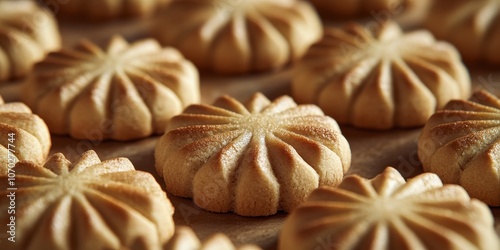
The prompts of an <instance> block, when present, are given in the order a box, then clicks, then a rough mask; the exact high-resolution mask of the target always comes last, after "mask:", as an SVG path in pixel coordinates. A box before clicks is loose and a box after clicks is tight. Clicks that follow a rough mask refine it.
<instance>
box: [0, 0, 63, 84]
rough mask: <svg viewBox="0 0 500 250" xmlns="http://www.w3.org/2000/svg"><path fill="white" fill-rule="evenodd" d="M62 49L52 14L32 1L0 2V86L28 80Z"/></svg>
mask: <svg viewBox="0 0 500 250" xmlns="http://www.w3.org/2000/svg"><path fill="white" fill-rule="evenodd" d="M60 47H61V37H60V34H59V29H58V27H57V22H56V20H55V19H54V17H53V16H52V14H51V13H50V12H49V11H47V10H45V9H42V8H40V7H38V6H37V5H36V3H34V2H31V1H0V82H2V81H7V80H12V79H14V78H19V77H23V76H26V75H27V74H28V73H29V72H30V70H31V69H32V67H33V65H34V64H35V63H36V62H38V61H40V60H42V59H43V57H44V56H45V55H46V54H47V53H48V52H50V51H54V50H57V49H59V48H60Z"/></svg>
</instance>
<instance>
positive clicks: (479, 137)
mask: <svg viewBox="0 0 500 250" xmlns="http://www.w3.org/2000/svg"><path fill="white" fill-rule="evenodd" d="M499 136H500V99H498V97H496V96H494V95H493V94H491V93H489V92H487V91H485V90H480V91H478V92H476V93H474V95H473V96H472V97H471V98H470V99H469V100H453V101H450V102H449V103H448V104H447V105H446V106H445V107H444V108H443V109H442V110H439V111H437V112H436V113H435V114H434V115H432V117H431V118H430V119H429V121H428V122H427V124H426V125H425V127H424V129H423V131H422V134H421V136H420V138H419V141H418V156H419V158H420V160H421V161H422V165H423V168H424V170H425V171H429V172H433V173H436V174H437V175H439V177H440V178H441V179H442V180H443V182H445V183H453V184H459V185H461V186H463V187H464V188H465V190H467V192H468V193H469V194H470V196H471V197H474V198H477V199H480V200H482V201H484V202H485V203H486V204H488V205H491V206H500V175H499V174H498V164H499V162H500V153H499V149H500V143H499V141H498V138H499Z"/></svg>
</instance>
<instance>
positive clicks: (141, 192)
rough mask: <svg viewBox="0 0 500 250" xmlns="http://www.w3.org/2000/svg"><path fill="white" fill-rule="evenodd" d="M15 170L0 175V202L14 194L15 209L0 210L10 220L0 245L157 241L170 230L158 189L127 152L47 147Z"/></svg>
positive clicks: (141, 245)
mask: <svg viewBox="0 0 500 250" xmlns="http://www.w3.org/2000/svg"><path fill="white" fill-rule="evenodd" d="M15 170H16V176H15V178H14V180H11V179H9V178H8V177H7V176H5V175H0V187H1V188H2V189H1V191H0V194H1V195H2V197H3V198H2V199H1V200H0V205H1V207H2V208H6V207H9V204H10V206H12V202H10V201H11V200H12V199H11V198H6V197H11V196H13V197H14V201H15V202H14V208H13V209H14V210H15V214H14V213H12V214H8V213H7V210H5V211H4V213H1V214H0V221H1V223H2V224H3V225H7V224H9V223H11V222H12V221H14V223H15V238H14V239H15V243H13V242H11V241H9V240H6V239H2V241H1V242H0V248H1V249H53V250H57V249H160V247H161V245H163V244H164V243H165V242H166V241H167V240H168V239H169V238H170V237H171V236H172V234H173V233H174V222H173V219H172V214H173V207H172V205H171V204H170V201H169V200H168V198H167V196H166V194H165V192H164V191H163V190H162V189H161V187H160V185H158V183H157V182H156V180H155V178H154V177H153V176H152V175H151V174H149V173H146V172H141V171H136V170H135V169H134V166H133V165H132V163H131V162H130V161H129V160H128V159H125V158H117V159H112V160H107V161H103V162H101V161H100V160H99V158H98V157H97V155H96V153H95V152H94V151H88V152H86V153H84V154H83V155H82V157H81V158H80V159H79V160H78V161H77V162H75V163H71V162H69V161H68V160H66V158H64V156H63V155H62V154H55V155H53V156H52V157H51V158H49V160H48V161H47V162H46V163H45V165H44V166H41V165H35V164H33V163H29V162H20V163H18V164H17V165H16V167H15ZM9 188H15V189H10V190H9ZM11 216H15V218H14V219H12V217H11ZM9 237H10V235H9Z"/></svg>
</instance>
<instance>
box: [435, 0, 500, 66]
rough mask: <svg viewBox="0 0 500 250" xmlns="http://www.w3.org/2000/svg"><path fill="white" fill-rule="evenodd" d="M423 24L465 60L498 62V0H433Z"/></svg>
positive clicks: (499, 31) (499, 48) (499, 16)
mask: <svg viewBox="0 0 500 250" xmlns="http://www.w3.org/2000/svg"><path fill="white" fill-rule="evenodd" d="M426 27H427V29H429V30H430V31H431V32H433V33H434V35H435V36H436V37H438V38H439V39H444V40H446V41H449V42H450V43H452V44H453V45H455V46H456V47H457V49H458V50H459V51H460V53H461V54H462V57H463V58H464V60H466V61H471V62H489V63H493V64H497V65H498V64H500V47H499V46H498V44H500V1H499V0H476V1H467V0H441V1H433V5H432V7H431V8H430V10H429V14H428V15H427V19H426Z"/></svg>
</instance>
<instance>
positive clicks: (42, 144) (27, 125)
mask: <svg viewBox="0 0 500 250" xmlns="http://www.w3.org/2000/svg"><path fill="white" fill-rule="evenodd" d="M50 146H51V139H50V133H49V129H48V128H47V125H45V122H44V121H43V120H42V119H40V117H38V116H37V115H35V114H32V113H31V110H30V109H29V108H28V106H26V105H25V104H24V103H19V102H15V103H4V101H3V99H2V97H1V96H0V174H5V173H7V168H12V167H13V166H14V165H15V164H16V163H17V162H18V161H33V162H35V163H43V161H45V158H46V157H47V156H48V154H49V150H50ZM11 172H12V171H11Z"/></svg>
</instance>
